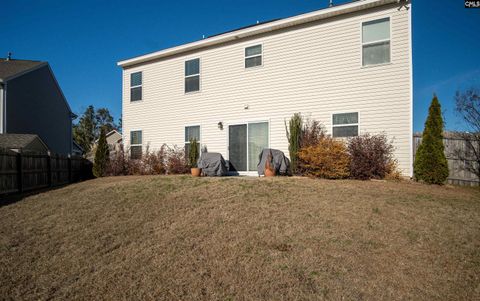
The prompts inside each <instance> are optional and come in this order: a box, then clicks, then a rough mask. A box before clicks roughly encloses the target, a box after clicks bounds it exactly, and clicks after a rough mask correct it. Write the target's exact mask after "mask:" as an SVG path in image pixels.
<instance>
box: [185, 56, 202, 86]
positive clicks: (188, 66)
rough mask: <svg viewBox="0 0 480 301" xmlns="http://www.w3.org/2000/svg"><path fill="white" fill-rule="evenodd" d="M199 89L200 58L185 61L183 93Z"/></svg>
mask: <svg viewBox="0 0 480 301" xmlns="http://www.w3.org/2000/svg"><path fill="white" fill-rule="evenodd" d="M195 91H200V59H194V60H189V61H186V62H185V93H189V92H195Z"/></svg>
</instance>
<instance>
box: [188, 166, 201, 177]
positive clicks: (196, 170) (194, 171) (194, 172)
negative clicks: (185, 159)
mask: <svg viewBox="0 0 480 301" xmlns="http://www.w3.org/2000/svg"><path fill="white" fill-rule="evenodd" d="M190 171H191V172H192V176H194V177H199V176H200V173H201V172H202V169H200V168H191V169H190Z"/></svg>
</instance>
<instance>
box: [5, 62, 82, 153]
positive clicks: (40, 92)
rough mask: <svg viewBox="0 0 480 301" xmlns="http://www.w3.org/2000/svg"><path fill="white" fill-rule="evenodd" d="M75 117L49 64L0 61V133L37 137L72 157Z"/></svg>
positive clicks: (50, 146) (53, 149)
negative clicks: (73, 120)
mask: <svg viewBox="0 0 480 301" xmlns="http://www.w3.org/2000/svg"><path fill="white" fill-rule="evenodd" d="M74 117H75V115H74V114H73V113H72V111H71V109H70V106H69V105H68V103H67V100H66V99H65V96H64V95H63V93H62V90H61V89H60V86H59V85H58V82H57V80H56V79H55V76H54V75H53V72H52V69H51V68H50V66H49V65H48V63H47V62H40V61H29V60H15V59H11V58H6V59H4V58H0V134H5V133H9V134H36V135H38V136H39V137H40V138H41V139H42V140H43V141H44V142H45V144H46V145H48V147H49V149H50V150H51V152H52V153H58V154H64V155H66V154H71V153H72V119H73V118H74Z"/></svg>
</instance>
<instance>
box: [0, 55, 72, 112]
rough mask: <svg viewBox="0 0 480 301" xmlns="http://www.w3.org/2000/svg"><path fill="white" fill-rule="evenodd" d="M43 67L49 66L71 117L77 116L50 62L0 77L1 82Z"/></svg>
mask: <svg viewBox="0 0 480 301" xmlns="http://www.w3.org/2000/svg"><path fill="white" fill-rule="evenodd" d="M43 67H48V70H49V71H50V74H51V75H52V78H53V81H54V82H55V85H56V86H57V88H58V91H60V95H62V98H63V101H64V102H65V105H66V106H67V109H68V111H69V112H70V118H72V119H75V118H77V115H75V113H73V111H72V108H70V105H69V103H68V101H67V98H66V97H65V94H63V91H62V88H61V87H60V85H59V83H58V81H57V78H56V77H55V73H53V70H52V67H50V64H49V63H48V62H42V63H41V64H38V65H36V66H35V67H32V68H30V69H27V70H24V71H22V72H19V73H16V74H14V75H12V76H9V77H6V78H3V79H2V78H0V83H2V84H5V83H7V82H8V81H11V80H13V79H16V78H18V77H20V76H23V75H25V74H27V73H30V72H33V71H35V70H38V69H40V68H43Z"/></svg>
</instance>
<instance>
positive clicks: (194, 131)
mask: <svg viewBox="0 0 480 301" xmlns="http://www.w3.org/2000/svg"><path fill="white" fill-rule="evenodd" d="M193 138H195V139H197V143H198V144H199V145H200V126H199V125H194V126H186V127H185V153H186V154H187V156H188V152H189V151H190V139H193Z"/></svg>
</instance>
